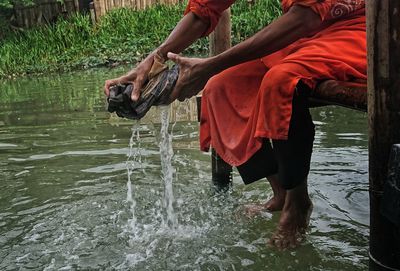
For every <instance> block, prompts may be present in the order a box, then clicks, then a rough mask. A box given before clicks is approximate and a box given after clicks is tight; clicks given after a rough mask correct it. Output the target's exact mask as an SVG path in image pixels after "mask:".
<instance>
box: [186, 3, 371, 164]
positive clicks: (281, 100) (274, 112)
mask: <svg viewBox="0 0 400 271" xmlns="http://www.w3.org/2000/svg"><path fill="white" fill-rule="evenodd" d="M230 2H231V1H228V0H227V1H225V0H191V1H190V3H189V6H188V9H187V10H188V11H192V12H194V13H196V14H197V15H198V16H200V17H201V18H202V19H203V20H208V21H209V22H210V28H209V30H208V31H207V32H210V31H212V29H213V28H214V27H215V25H216V22H217V21H218V14H221V12H222V11H223V10H224V9H225V8H227V7H228V6H229V4H228V3H230ZM292 5H303V6H308V7H310V8H312V9H313V11H314V12H316V13H317V14H319V15H320V16H321V18H322V20H323V21H325V22H328V24H327V25H329V26H327V27H325V28H323V29H322V30H321V31H319V32H318V33H317V34H315V35H313V36H311V37H307V38H303V39H300V40H298V41H296V42H295V43H293V44H291V45H289V46H288V47H286V48H284V49H282V50H280V51H278V52H276V53H274V54H271V55H269V56H266V57H263V58H262V59H261V60H254V61H250V62H247V63H243V64H241V65H238V66H235V67H232V68H230V69H227V70H225V71H223V72H222V73H220V74H218V75H216V76H214V77H213V78H211V79H210V80H209V82H208V83H207V85H206V87H205V89H204V92H203V99H202V115H201V122H200V146H201V149H202V150H204V151H206V150H208V148H209V146H210V144H211V145H212V146H213V148H215V150H216V152H217V153H218V154H219V155H220V156H221V157H222V159H224V160H225V161H226V162H227V163H229V164H231V165H234V166H237V165H240V164H242V163H244V162H246V161H247V160H248V159H249V158H250V157H251V156H252V155H253V154H254V153H255V152H256V151H257V150H258V149H259V148H260V147H261V144H262V143H261V142H262V138H271V139H282V140H285V139H287V136H288V130H289V122H290V118H291V114H292V98H293V94H294V92H295V88H296V85H297V83H298V82H299V80H302V81H303V82H304V83H306V84H307V85H308V86H310V87H311V88H315V86H316V84H317V83H318V82H319V81H321V80H326V79H335V80H339V81H350V80H353V79H366V67H367V62H366V34H365V10H364V6H365V3H364V0H282V6H283V10H284V11H285V12H286V11H287V10H288V9H289V8H290V7H291V6H292ZM204 9H206V10H207V12H204ZM212 9H214V10H216V11H211V10H212ZM207 16H209V17H207Z"/></svg>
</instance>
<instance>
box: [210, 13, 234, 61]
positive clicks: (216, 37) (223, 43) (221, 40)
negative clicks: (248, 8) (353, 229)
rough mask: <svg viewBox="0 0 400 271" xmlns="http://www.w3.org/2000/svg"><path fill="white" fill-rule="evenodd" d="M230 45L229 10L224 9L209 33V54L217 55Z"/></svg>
mask: <svg viewBox="0 0 400 271" xmlns="http://www.w3.org/2000/svg"><path fill="white" fill-rule="evenodd" d="M230 47H231V11H230V9H227V10H225V11H224V12H223V13H222V15H221V18H220V19H219V23H218V25H217V27H216V28H215V30H214V32H213V33H211V35H210V55H212V56H214V55H218V54H220V53H222V52H223V51H225V50H227V49H229V48H230Z"/></svg>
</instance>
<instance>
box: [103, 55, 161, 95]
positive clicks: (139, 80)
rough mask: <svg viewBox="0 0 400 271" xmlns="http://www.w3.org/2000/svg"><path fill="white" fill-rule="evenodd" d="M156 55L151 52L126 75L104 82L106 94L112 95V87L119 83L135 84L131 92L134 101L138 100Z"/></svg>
mask: <svg viewBox="0 0 400 271" xmlns="http://www.w3.org/2000/svg"><path fill="white" fill-rule="evenodd" d="M153 61H154V55H153V54H150V55H149V56H148V57H146V58H145V59H144V60H143V61H142V62H141V63H140V64H139V65H137V66H136V67H135V68H134V69H133V70H131V71H130V72H128V73H127V74H126V75H123V76H121V77H117V78H114V79H109V80H106V81H105V83H104V94H105V95H106V96H107V97H108V96H109V95H110V87H111V86H114V85H118V84H133V91H132V94H131V99H132V101H137V100H138V99H139V97H140V89H141V88H142V86H143V84H144V83H145V82H146V80H147V78H148V74H149V72H150V69H151V66H152V65H153Z"/></svg>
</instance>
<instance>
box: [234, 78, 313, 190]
mask: <svg viewBox="0 0 400 271" xmlns="http://www.w3.org/2000/svg"><path fill="white" fill-rule="evenodd" d="M306 91H308V89H307V88H306V87H305V86H304V84H302V83H301V82H300V83H299V85H298V86H297V89H296V94H295V95H294V97H293V103H292V117H291V119H290V126H289V135H288V139H287V140H273V141H272V145H273V146H271V143H270V141H269V140H264V142H263V146H262V147H261V149H260V150H259V151H258V152H256V153H255V154H254V155H253V156H252V157H251V158H250V159H249V160H248V161H247V162H245V163H244V164H242V165H240V166H238V167H237V168H238V171H239V173H240V175H241V176H242V179H243V181H244V182H245V183H246V184H249V183H252V182H254V181H257V180H259V179H261V178H264V177H267V176H270V175H274V174H278V179H279V181H280V183H281V185H282V187H283V188H284V189H292V188H295V187H296V186H297V185H299V184H300V183H302V182H303V181H304V180H305V179H306V178H307V175H308V173H309V171H310V161H311V154H312V148H313V142H314V135H315V130H314V124H313V122H312V118H311V114H310V111H309V109H308V98H307V95H305V94H306V93H305V92H306Z"/></svg>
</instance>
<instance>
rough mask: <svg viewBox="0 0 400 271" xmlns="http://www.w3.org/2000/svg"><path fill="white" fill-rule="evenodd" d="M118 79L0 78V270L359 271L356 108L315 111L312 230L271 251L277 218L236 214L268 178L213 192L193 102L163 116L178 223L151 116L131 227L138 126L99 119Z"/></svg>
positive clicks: (361, 198) (94, 73)
mask: <svg viewBox="0 0 400 271" xmlns="http://www.w3.org/2000/svg"><path fill="white" fill-rule="evenodd" d="M122 70H123V68H119V69H115V70H105V69H100V70H90V71H84V72H76V73H70V74H63V75H51V76H47V77H44V76H42V77H36V78H23V79H19V80H17V81H5V82H0V98H1V99H0V270H43V269H45V270H93V269H98V270H324V271H326V270H366V269H367V268H368V254H367V251H368V231H369V226H368V224H369V207H368V206H369V200H368V174H367V159H368V158H367V134H366V132H367V126H366V115H365V114H364V113H358V112H354V111H351V110H347V109H343V108H337V107H324V108H320V109H315V110H313V117H314V121H315V124H316V130H317V134H316V141H315V149H314V154H313V159H312V165H311V168H312V169H311V173H310V178H309V183H310V193H311V197H312V200H313V202H314V212H313V214H312V217H311V228H310V232H309V234H308V236H307V240H306V242H305V244H304V245H303V246H302V247H300V248H299V249H297V250H292V251H284V252H279V251H276V250H275V249H272V248H269V247H268V246H267V245H266V242H267V240H268V238H269V237H270V236H271V234H272V233H273V231H274V229H275V227H276V226H277V223H278V219H279V213H276V214H272V215H271V214H268V213H265V214H264V215H263V216H261V217H258V218H255V219H247V218H245V217H244V216H242V215H241V214H240V211H238V210H240V207H241V206H243V205H244V204H248V203H252V202H262V201H265V200H266V198H267V197H269V196H270V195H271V189H270V187H269V186H268V185H267V183H266V181H259V182H258V183H255V184H252V185H249V186H244V185H243V184H242V183H241V180H240V177H239V176H238V175H237V173H235V175H234V187H233V190H232V191H231V192H230V193H227V194H226V195H214V194H213V193H212V192H211V189H210V179H211V167H210V156H209V154H208V153H201V152H200V151H199V150H198V123H197V122H196V121H195V116H196V112H195V106H194V104H193V103H183V104H181V106H180V107H178V108H174V109H173V110H172V111H173V112H172V113H173V116H172V118H173V119H175V118H174V116H175V114H177V115H178V117H177V118H176V119H177V122H176V123H175V125H173V126H172V125H170V132H172V138H173V139H172V144H173V149H174V156H173V157H172V165H173V167H174V170H175V172H173V188H172V189H173V195H174V203H173V210H174V215H175V216H176V220H177V221H176V222H174V223H175V226H174V227H170V226H168V223H164V220H165V217H166V215H167V214H166V212H167V211H168V210H166V209H165V208H164V207H163V206H164V205H165V203H164V202H163V195H164V183H163V180H162V178H163V176H162V166H161V160H160V151H159V146H158V144H159V142H160V140H161V136H160V128H161V125H160V116H159V112H158V110H152V112H150V114H149V116H148V117H146V119H145V120H144V121H142V122H141V124H140V125H139V128H138V130H139V134H140V156H141V163H140V166H139V165H138V164H137V163H136V164H133V165H132V167H131V170H132V175H131V182H132V191H133V197H134V201H135V208H134V209H135V218H136V221H135V223H134V224H133V225H134V228H133V229H132V227H131V225H132V223H131V222H132V221H131V219H132V210H131V207H132V205H131V203H132V201H129V199H128V200H127V180H128V176H127V168H126V160H127V155H128V154H129V139H130V137H131V135H132V131H131V128H132V125H133V123H132V121H127V120H122V119H119V118H117V117H116V116H114V115H110V114H109V113H107V112H106V110H105V101H104V98H103V94H102V89H101V86H102V84H103V81H104V80H105V79H107V78H110V77H112V76H114V75H116V74H120V73H121V72H122ZM173 122H175V120H173ZM172 127H173V128H172ZM138 147H139V145H138V144H137V143H134V144H133V151H138V149H137V148H138ZM170 224H171V223H170Z"/></svg>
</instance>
